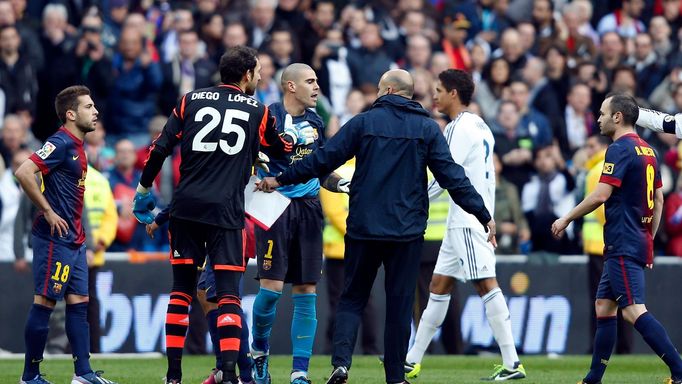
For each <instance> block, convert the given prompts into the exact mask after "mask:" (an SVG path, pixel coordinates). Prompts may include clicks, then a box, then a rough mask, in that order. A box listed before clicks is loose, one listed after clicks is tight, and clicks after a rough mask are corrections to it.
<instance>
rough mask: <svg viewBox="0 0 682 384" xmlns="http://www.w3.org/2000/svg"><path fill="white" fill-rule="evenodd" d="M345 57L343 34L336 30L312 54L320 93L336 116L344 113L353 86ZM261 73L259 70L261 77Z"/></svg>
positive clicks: (328, 32)
mask: <svg viewBox="0 0 682 384" xmlns="http://www.w3.org/2000/svg"><path fill="white" fill-rule="evenodd" d="M347 57H348V48H346V47H345V46H344V44H343V32H342V31H341V30H340V29H337V28H332V29H330V30H329V31H327V38H326V39H325V40H322V41H321V42H320V43H319V44H318V45H317V48H315V53H314V54H313V61H312V67H313V69H315V72H316V73H317V82H318V84H319V85H320V91H321V92H322V94H324V95H325V96H326V97H327V98H328V99H329V101H330V103H331V104H332V107H333V110H334V113H335V114H336V115H337V116H340V115H341V114H343V113H344V111H345V101H346V95H347V94H348V92H349V91H350V89H351V87H352V86H353V79H352V77H351V73H350V69H349V68H348V62H347V60H346V58H347ZM262 72H263V70H262V69H261V76H262ZM261 81H262V80H261Z"/></svg>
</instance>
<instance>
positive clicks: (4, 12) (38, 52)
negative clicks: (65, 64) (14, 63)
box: [0, 0, 45, 71]
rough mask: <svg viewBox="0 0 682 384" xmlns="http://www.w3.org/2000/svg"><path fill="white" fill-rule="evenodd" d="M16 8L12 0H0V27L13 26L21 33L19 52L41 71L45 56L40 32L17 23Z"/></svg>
mask: <svg viewBox="0 0 682 384" xmlns="http://www.w3.org/2000/svg"><path fill="white" fill-rule="evenodd" d="M14 15H15V13H14V8H13V7H12V3H11V1H10V0H0V29H2V27H9V26H13V27H14V28H16V31H17V33H19V37H20V38H21V39H20V42H19V53H20V55H21V56H22V57H24V58H25V59H26V60H27V61H28V62H29V63H30V64H31V68H33V70H34V71H40V70H41V69H43V66H44V65H45V57H44V55H43V50H42V49H41V47H40V41H39V39H38V34H37V33H36V32H35V30H34V29H33V28H31V27H30V26H27V25H25V24H23V23H17V20H16V19H15V17H14Z"/></svg>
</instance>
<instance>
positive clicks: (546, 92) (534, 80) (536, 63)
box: [512, 57, 564, 136]
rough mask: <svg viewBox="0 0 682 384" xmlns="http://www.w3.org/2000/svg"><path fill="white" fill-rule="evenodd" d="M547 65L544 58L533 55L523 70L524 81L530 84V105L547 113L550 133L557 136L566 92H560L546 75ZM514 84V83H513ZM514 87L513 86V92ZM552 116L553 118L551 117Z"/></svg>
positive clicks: (544, 113)
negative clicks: (562, 100) (562, 101)
mask: <svg viewBox="0 0 682 384" xmlns="http://www.w3.org/2000/svg"><path fill="white" fill-rule="evenodd" d="M545 73H546V66H545V62H544V61H543V60H542V59H539V58H537V57H531V58H529V59H528V61H527V62H526V66H525V67H524V68H523V71H522V72H521V77H522V78H523V81H524V82H526V84H528V88H529V92H530V93H529V95H528V105H529V106H530V108H532V109H535V110H536V111H538V112H540V113H542V114H543V115H545V117H546V118H547V119H548V123H549V126H548V127H549V128H550V129H551V133H550V135H552V136H556V135H557V134H558V133H559V131H560V130H561V119H560V118H559V116H561V110H562V108H561V104H563V103H561V102H560V100H561V99H563V98H564V94H559V93H557V92H556V91H555V89H554V87H553V86H552V84H550V82H549V81H548V79H547V77H546V76H545ZM512 85H513V84H512ZM513 90H514V88H512V94H513ZM560 95H561V96H560ZM550 117H551V119H550Z"/></svg>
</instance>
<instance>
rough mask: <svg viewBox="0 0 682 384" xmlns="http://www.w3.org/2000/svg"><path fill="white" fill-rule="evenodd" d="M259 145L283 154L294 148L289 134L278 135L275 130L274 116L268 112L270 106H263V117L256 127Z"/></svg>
mask: <svg viewBox="0 0 682 384" xmlns="http://www.w3.org/2000/svg"><path fill="white" fill-rule="evenodd" d="M258 136H259V138H260V145H261V146H263V147H269V148H270V150H271V151H272V153H275V154H284V153H289V152H291V151H292V150H293V149H294V142H293V141H292V140H291V138H290V137H289V136H284V135H280V134H279V132H277V122H276V120H275V116H274V115H273V114H272V113H271V112H270V108H268V107H265V112H264V114H263V119H262V120H261V122H260V126H259V127H258Z"/></svg>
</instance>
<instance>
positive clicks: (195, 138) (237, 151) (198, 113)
mask: <svg viewBox="0 0 682 384" xmlns="http://www.w3.org/2000/svg"><path fill="white" fill-rule="evenodd" d="M273 124H274V121H273V119H272V118H271V117H270V114H269V112H268V108H267V107H266V106H265V105H263V104H261V103H259V102H258V101H256V100H255V99H254V98H252V97H250V96H248V95H246V94H244V93H243V92H242V91H241V90H240V89H239V88H238V87H235V86H232V85H220V86H216V87H211V88H204V89H198V90H195V91H192V92H189V93H187V94H186V95H185V96H183V97H182V99H180V101H179V102H178V104H177V106H176V107H175V109H174V110H173V113H172V114H171V116H170V117H169V118H168V121H167V122H166V126H165V127H164V128H163V131H162V132H161V134H160V135H159V137H158V138H157V139H156V140H154V142H153V144H152V146H151V148H150V160H151V159H152V157H154V156H157V158H158V155H162V156H163V157H162V158H161V159H163V158H165V157H166V156H168V155H169V154H171V153H172V149H173V147H174V146H175V145H176V144H177V143H180V145H181V156H182V161H181V162H180V181H179V184H178V186H177V189H176V190H175V194H174V196H173V202H172V204H171V211H170V215H171V217H173V218H179V219H185V220H191V221H197V222H201V223H206V224H211V225H216V226H219V227H223V228H226V229H241V228H243V227H244V188H245V186H246V183H247V182H248V180H249V177H250V175H251V170H252V166H253V164H254V162H255V160H256V158H257V155H258V148H259V143H260V144H261V145H264V146H272V147H275V148H279V149H282V150H291V148H290V146H289V144H288V143H286V142H284V141H283V139H282V138H281V137H280V136H279V135H278V134H277V132H276V130H275V128H274V126H273ZM150 163H152V162H151V161H149V162H148V163H147V165H146V166H145V171H148V170H147V168H150ZM153 163H154V165H151V168H152V170H150V171H148V172H143V177H142V180H141V184H142V185H143V186H145V187H148V185H147V184H149V185H151V180H153V177H155V176H156V174H157V173H158V169H155V168H157V167H158V168H160V164H159V162H158V161H154V162H153ZM161 164H162V162H161ZM150 178H151V179H150Z"/></svg>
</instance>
